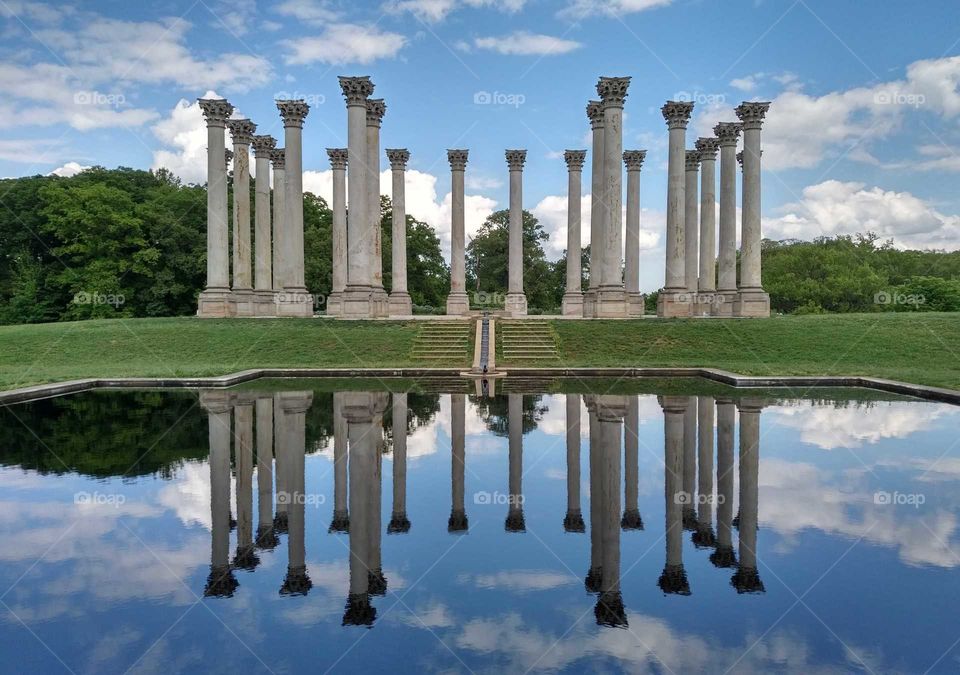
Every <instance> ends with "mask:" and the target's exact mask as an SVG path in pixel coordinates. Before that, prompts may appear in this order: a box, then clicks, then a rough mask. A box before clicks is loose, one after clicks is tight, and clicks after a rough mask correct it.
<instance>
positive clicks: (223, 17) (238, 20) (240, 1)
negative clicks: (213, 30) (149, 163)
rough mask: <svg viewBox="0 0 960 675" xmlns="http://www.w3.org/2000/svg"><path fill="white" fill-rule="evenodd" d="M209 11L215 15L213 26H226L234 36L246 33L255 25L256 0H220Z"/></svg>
mask: <svg viewBox="0 0 960 675" xmlns="http://www.w3.org/2000/svg"><path fill="white" fill-rule="evenodd" d="M211 13H212V14H214V16H216V20H215V22H214V26H216V27H223V28H226V30H227V32H229V33H232V34H233V35H236V36H241V35H246V34H247V33H249V32H250V30H251V29H252V28H254V27H255V25H254V22H255V20H256V18H257V2H256V0H220V2H219V3H217V5H216V9H215V10H211Z"/></svg>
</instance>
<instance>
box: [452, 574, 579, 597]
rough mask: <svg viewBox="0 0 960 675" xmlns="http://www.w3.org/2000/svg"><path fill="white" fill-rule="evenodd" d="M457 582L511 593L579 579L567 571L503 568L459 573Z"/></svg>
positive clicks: (567, 584) (566, 584) (549, 586)
mask: <svg viewBox="0 0 960 675" xmlns="http://www.w3.org/2000/svg"><path fill="white" fill-rule="evenodd" d="M457 582H458V583H461V584H467V585H471V586H476V587H477V588H479V589H481V590H494V589H499V590H505V591H509V592H511V593H530V592H534V591H548V590H551V589H554V588H560V587H561V586H572V585H574V584H579V583H580V580H579V579H577V578H576V577H574V576H573V575H571V574H568V573H560V572H551V571H549V570H503V571H502V572H496V573H494V574H473V575H471V574H461V575H460V576H459V577H457Z"/></svg>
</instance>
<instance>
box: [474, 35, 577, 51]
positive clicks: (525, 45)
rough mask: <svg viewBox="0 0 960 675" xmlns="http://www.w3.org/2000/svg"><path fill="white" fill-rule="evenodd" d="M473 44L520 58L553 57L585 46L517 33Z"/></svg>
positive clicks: (480, 40) (477, 40) (575, 42)
mask: <svg viewBox="0 0 960 675" xmlns="http://www.w3.org/2000/svg"><path fill="white" fill-rule="evenodd" d="M473 44H474V46H475V47H477V49H487V50H489V51H493V52H497V53H498V54H507V55H519V56H531V55H532V56H552V55H556V54H566V53H568V52H572V51H573V50H575V49H579V48H580V47H582V46H583V45H582V44H581V43H579V42H577V41H576V40H565V39H563V38H559V37H554V36H552V35H542V34H539V33H530V32H528V31H523V30H520V31H516V32H514V33H510V34H509V35H502V36H499V37H493V36H491V37H481V38H476V39H475V40H474V41H473Z"/></svg>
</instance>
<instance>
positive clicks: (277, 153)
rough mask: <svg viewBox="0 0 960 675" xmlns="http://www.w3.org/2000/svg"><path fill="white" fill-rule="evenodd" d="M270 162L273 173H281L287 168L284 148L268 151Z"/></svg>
mask: <svg viewBox="0 0 960 675" xmlns="http://www.w3.org/2000/svg"><path fill="white" fill-rule="evenodd" d="M270 162H271V163H272V164H273V170H274V171H283V170H284V169H285V168H286V167H287V151H286V150H285V149H284V148H275V149H274V150H271V151H270Z"/></svg>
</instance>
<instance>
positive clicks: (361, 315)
mask: <svg viewBox="0 0 960 675" xmlns="http://www.w3.org/2000/svg"><path fill="white" fill-rule="evenodd" d="M372 296H373V289H372V288H371V287H370V286H347V288H346V290H345V291H344V292H343V309H342V311H341V312H340V316H341V317H343V318H344V319H372V318H373V317H375V316H376V313H375V311H376V308H375V306H374V303H373V298H372Z"/></svg>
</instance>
